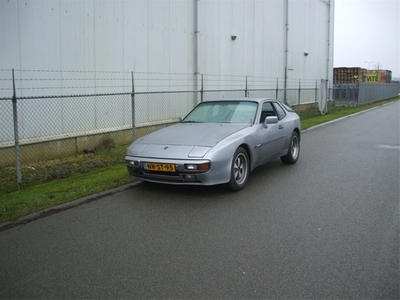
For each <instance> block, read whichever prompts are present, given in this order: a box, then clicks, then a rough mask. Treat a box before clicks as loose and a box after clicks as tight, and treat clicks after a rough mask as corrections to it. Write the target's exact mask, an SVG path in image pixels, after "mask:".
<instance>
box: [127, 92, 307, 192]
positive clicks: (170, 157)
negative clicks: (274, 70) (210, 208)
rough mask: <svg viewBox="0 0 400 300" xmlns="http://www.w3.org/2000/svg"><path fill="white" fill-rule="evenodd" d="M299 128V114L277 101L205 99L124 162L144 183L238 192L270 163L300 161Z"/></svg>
mask: <svg viewBox="0 0 400 300" xmlns="http://www.w3.org/2000/svg"><path fill="white" fill-rule="evenodd" d="M300 130H301V129H300V119H299V116H298V115H297V114H296V112H295V111H294V110H293V109H291V108H290V107H288V106H286V105H284V104H282V103H280V102H279V101H277V100H274V99H252V98H242V99H226V100H225V99H224V100H215V101H205V102H201V103H200V104H198V105H197V106H196V107H195V108H194V109H193V110H192V111H191V112H190V113H189V114H188V115H187V116H186V117H185V118H183V119H182V120H181V122H180V123H178V124H175V125H172V126H169V127H166V128H163V129H161V130H158V131H155V132H153V133H150V134H148V135H146V136H143V137H141V138H139V139H137V140H135V141H134V142H133V143H132V144H131V145H130V146H129V148H128V151H127V154H126V157H125V161H126V164H127V167H128V171H129V175H130V176H132V177H135V178H139V179H142V180H144V181H151V182H157V183H167V184H185V185H214V184H227V185H228V186H229V187H230V188H231V189H232V190H235V191H237V190H241V189H242V188H243V187H244V186H245V184H246V182H247V180H248V178H249V174H250V172H251V171H252V170H253V169H254V168H256V167H258V166H260V165H262V164H265V163H266V162H268V161H271V160H273V159H276V158H278V157H280V159H281V160H282V162H284V163H287V164H294V163H296V161H297V159H298V158H299V154H300Z"/></svg>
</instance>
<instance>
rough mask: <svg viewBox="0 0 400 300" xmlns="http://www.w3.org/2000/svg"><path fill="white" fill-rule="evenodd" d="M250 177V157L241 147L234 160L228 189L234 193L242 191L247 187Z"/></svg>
mask: <svg viewBox="0 0 400 300" xmlns="http://www.w3.org/2000/svg"><path fill="white" fill-rule="evenodd" d="M249 175H250V165H249V155H248V154H247V152H246V150H244V149H243V148H242V147H239V148H238V149H237V150H236V152H235V154H234V155H233V159H232V166H231V181H230V182H229V183H228V187H229V188H230V189H231V190H233V191H240V190H241V189H243V188H244V186H245V185H246V182H247V180H248V179H249Z"/></svg>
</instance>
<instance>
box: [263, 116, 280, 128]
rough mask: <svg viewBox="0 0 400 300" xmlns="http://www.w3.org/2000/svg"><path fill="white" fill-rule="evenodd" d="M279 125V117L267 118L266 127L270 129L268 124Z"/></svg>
mask: <svg viewBox="0 0 400 300" xmlns="http://www.w3.org/2000/svg"><path fill="white" fill-rule="evenodd" d="M277 123H278V117H277V116H269V117H266V118H265V121H264V127H265V128H268V124H277Z"/></svg>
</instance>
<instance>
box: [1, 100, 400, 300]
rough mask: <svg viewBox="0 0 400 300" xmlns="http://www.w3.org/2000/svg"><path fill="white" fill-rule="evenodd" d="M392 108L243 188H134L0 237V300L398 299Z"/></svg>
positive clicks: (339, 127)
mask: <svg viewBox="0 0 400 300" xmlns="http://www.w3.org/2000/svg"><path fill="white" fill-rule="evenodd" d="M399 119H400V102H399V101H398V102H396V103H394V104H391V105H387V106H384V107H380V108H377V109H374V110H371V111H368V112H365V113H362V114H358V115H356V116H352V117H349V118H345V119H343V120H340V121H338V122H334V123H331V124H327V125H324V126H321V127H318V128H314V129H312V130H308V131H306V132H304V133H303V135H302V149H301V154H300V159H299V161H298V163H297V164H296V165H293V166H287V165H283V164H282V163H281V162H280V161H274V162H272V163H270V164H268V165H265V166H263V167H260V168H258V169H256V170H255V171H254V172H253V173H252V174H251V177H250V180H249V182H248V186H247V187H246V188H245V189H244V190H243V191H241V192H238V193H232V192H229V191H227V190H225V189H222V188H221V187H206V188H202V187H176V186H163V185H145V184H139V185H136V186H135V187H133V188H131V189H128V190H125V191H122V192H119V193H116V194H113V195H110V196H107V197H104V198H102V199H99V200H96V201H93V202H91V203H88V204H85V205H81V206H78V207H75V208H72V209H69V210H67V211H63V212H60V213H57V214H54V215H51V216H48V217H45V218H41V219H39V220H36V221H33V222H30V223H28V224H25V225H20V226H17V227H14V228H12V229H8V230H4V231H2V232H0V268H1V272H0V298H153V299H154V298H156V299H160V298H196V299H197V298H213V299H216V298H241V299H245V298H246V299H248V298H252V299H254V298H264V299H265V298H296V299H300V298H302V299H305V298H307V299H311V298H314V299H329V298H331V299H378V298H379V299H384V298H388V299H399V298H400V294H399V282H400V279H399V244H400V242H399V197H400V195H399V185H400V182H399V177H400V174H399V172H400V171H399V170H400V166H399V164H400V141H399V139H400V124H399Z"/></svg>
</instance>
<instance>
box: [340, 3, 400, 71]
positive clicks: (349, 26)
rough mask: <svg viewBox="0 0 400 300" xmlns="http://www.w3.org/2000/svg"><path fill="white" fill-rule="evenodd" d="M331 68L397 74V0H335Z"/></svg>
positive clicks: (399, 40) (399, 16) (399, 55)
mask: <svg viewBox="0 0 400 300" xmlns="http://www.w3.org/2000/svg"><path fill="white" fill-rule="evenodd" d="M334 22H335V23H334V25H335V29H334V59H333V65H334V67H361V68H366V69H375V66H376V65H378V64H379V65H380V69H383V70H391V71H392V75H393V76H394V77H400V0H335V20H334Z"/></svg>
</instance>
